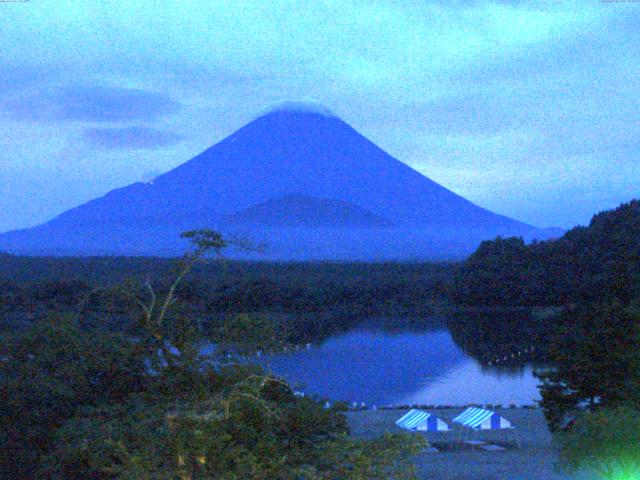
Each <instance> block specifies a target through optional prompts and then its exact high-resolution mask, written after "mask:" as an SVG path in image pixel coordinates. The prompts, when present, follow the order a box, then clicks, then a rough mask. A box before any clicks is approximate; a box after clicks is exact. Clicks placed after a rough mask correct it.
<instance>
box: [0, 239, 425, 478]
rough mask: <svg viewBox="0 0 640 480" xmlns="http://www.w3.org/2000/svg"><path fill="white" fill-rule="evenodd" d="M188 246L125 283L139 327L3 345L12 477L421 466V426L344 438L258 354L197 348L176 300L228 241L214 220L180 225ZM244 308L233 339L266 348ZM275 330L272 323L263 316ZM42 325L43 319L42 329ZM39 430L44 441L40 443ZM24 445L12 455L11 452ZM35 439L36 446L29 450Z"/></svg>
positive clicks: (54, 332)
mask: <svg viewBox="0 0 640 480" xmlns="http://www.w3.org/2000/svg"><path fill="white" fill-rule="evenodd" d="M184 236H185V237H186V238H189V239H191V240H192V242H193V245H194V249H193V250H192V251H190V252H189V253H187V254H186V255H185V257H184V258H183V259H182V261H181V262H180V264H179V267H178V269H177V270H176V276H175V278H174V280H173V281H172V282H171V284H170V285H169V286H168V288H167V289H166V290H159V289H156V288H154V287H153V286H152V285H151V283H150V282H149V281H147V282H145V283H144V284H142V285H141V286H139V288H135V289H134V288H132V287H131V286H129V287H127V288H123V289H122V291H123V292H125V293H126V295H127V296H128V297H129V298H130V299H132V301H133V302H134V304H135V305H137V310H136V312H135V318H136V320H137V329H136V330H135V332H136V336H135V337H130V338H127V337H116V336H108V335H107V334H104V333H101V332H96V331H91V330H83V329H80V328H78V322H77V321H70V322H69V323H59V322H55V321H54V322H53V323H52V324H51V325H49V326H44V327H42V328H44V329H45V334H43V333H42V332H40V330H38V329H37V328H34V329H32V330H30V331H28V332H27V333H26V334H22V335H17V336H16V339H15V341H13V342H9V348H7V349H6V351H4V352H2V353H3V357H2V358H3V359H4V360H5V362H4V363H3V364H2V368H1V370H0V380H2V382H1V384H2V390H0V393H1V394H2V396H1V397H0V401H2V405H1V406H0V408H3V409H5V410H0V413H2V414H5V415H3V417H2V420H1V421H2V422H6V423H4V424H0V427H7V428H2V432H0V435H4V436H3V437H0V439H1V441H2V442H3V443H2V445H0V446H2V447H9V449H5V448H3V449H2V452H3V455H4V456H5V458H4V459H3V460H4V464H3V465H2V466H3V471H2V473H8V474H9V475H10V476H11V478H44V479H51V480H53V479H61V478H64V479H65V480H80V479H86V478H91V479H94V480H112V479H120V478H131V479H175V478H179V479H181V480H195V479H205V478H211V479H220V480H226V479H228V480H232V479H234V480H235V479H238V478H251V479H265V480H266V479H276V480H277V479H282V480H285V479H291V478H306V479H310V480H311V479H317V480H321V479H322V480H324V479H327V480H329V479H335V478H351V479H354V480H359V479H362V480H364V479H376V478H379V479H382V478H396V479H405V478H414V477H413V467H412V466H411V463H410V459H411V456H412V455H413V454H415V453H417V452H418V451H419V450H420V449H421V448H423V447H424V446H425V445H426V443H425V441H424V440H423V439H422V438H421V437H419V436H407V435H391V436H385V437H383V438H381V439H377V440H371V441H359V440H354V439H351V438H349V437H348V426H347V423H346V419H345V417H344V416H343V415H342V414H341V413H340V412H339V411H338V410H336V409H325V408H324V407H323V405H322V404H321V403H320V402H317V401H315V400H313V399H309V398H298V397H296V396H295V395H294V394H293V392H292V390H291V388H290V387H289V386H288V385H287V384H286V382H284V381H283V380H281V379H279V378H276V377H274V376H273V375H270V374H269V373H266V372H263V371H262V370H261V369H260V368H259V367H258V366H251V365H244V364H239V363H231V364H224V363H222V362H212V361H211V359H210V358H207V357H206V356H204V355H202V354H201V353H200V351H199V349H198V345H197V341H198V338H197V336H195V335H194V329H193V328H192V327H191V319H190V318H188V317H185V316H183V315H181V312H180V311H179V309H178V308H177V305H176V304H177V294H176V292H177V291H178V287H179V285H180V283H181V281H182V279H183V278H184V277H185V276H186V275H187V274H188V273H189V272H190V271H191V270H192V269H193V267H194V265H195V264H196V263H197V262H199V261H201V260H202V259H203V258H204V257H205V256H206V255H207V253H209V252H210V251H213V252H215V253H216V254H219V253H220V251H221V249H222V248H224V247H226V246H227V245H228V242H226V241H225V240H224V239H222V237H221V236H220V235H219V234H217V233H216V232H212V231H194V232H188V233H187V234H185V235H184ZM255 322H256V320H255V319H252V317H240V321H239V323H238V324H237V325H233V324H229V325H227V326H226V327H225V329H224V331H223V332H222V334H221V337H220V340H221V341H222V342H224V346H225V348H230V349H235V350H236V351H242V352H244V351H248V350H250V349H252V348H255V347H259V348H264V347H265V345H266V344H265V343H264V341H263V340H262V339H259V338H255V337H251V336H247V335H244V336H243V335H241V331H242V330H243V329H245V328H246V329H249V330H250V329H251V328H253V326H254V323H255ZM256 325H257V327H259V328H258V330H259V331H260V332H262V333H265V332H266V333H268V336H270V337H273V338H269V339H268V342H272V341H275V340H277V333H278V332H277V331H275V330H274V329H273V328H272V325H270V324H269V323H268V322H263V323H262V324H261V323H260V322H259V321H258V322H257V323H256ZM38 328H40V327H38ZM34 439H35V441H36V443H35V445H36V447H37V448H35V449H34V448H33V447H34ZM11 448H13V449H14V450H15V451H19V453H20V454H21V455H22V456H21V457H20V458H19V462H18V463H17V464H16V465H10V462H11V461H15V457H14V455H13V454H14V450H11ZM34 451H35V452H34Z"/></svg>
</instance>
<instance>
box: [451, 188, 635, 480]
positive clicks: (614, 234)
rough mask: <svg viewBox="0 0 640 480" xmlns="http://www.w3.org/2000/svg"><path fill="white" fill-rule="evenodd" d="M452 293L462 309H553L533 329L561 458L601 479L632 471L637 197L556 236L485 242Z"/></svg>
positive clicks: (545, 398)
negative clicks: (543, 353) (543, 359)
mask: <svg viewBox="0 0 640 480" xmlns="http://www.w3.org/2000/svg"><path fill="white" fill-rule="evenodd" d="M454 292H455V293H454V296H455V299H456V301H457V302H458V303H459V304H462V305H467V306H469V305H474V306H478V305H482V306H502V305H524V306H536V305H547V306H548V305H555V306H560V307H562V308H560V309H559V311H560V313H559V314H558V315H556V316H554V317H552V318H551V319H547V321H546V322H541V323H540V325H539V327H538V328H537V329H536V328H534V330H535V331H538V333H541V332H544V334H543V335H539V341H541V342H542V344H543V345H544V347H545V349H546V350H547V352H548V361H549V368H547V369H545V370H542V371H540V372H539V373H538V375H539V378H540V379H541V381H542V383H541V386H540V391H541V394H542V401H541V405H542V407H543V409H544V412H545V416H546V418H547V421H548V424H549V427H550V429H551V430H552V431H553V432H556V435H557V436H558V438H559V440H560V444H561V446H562V452H561V457H562V461H563V462H564V465H565V467H567V468H568V469H570V470H577V469H580V468H589V469H591V470H595V471H596V472H597V473H598V474H599V475H601V476H603V477H604V478H631V477H627V476H628V475H637V474H640V460H639V457H638V456H637V448H636V447H634V445H638V444H639V443H640V430H638V429H637V428H636V427H637V418H639V417H640V201H637V200H635V201H632V202H630V203H627V204H623V205H621V206H620V207H618V208H617V209H615V210H612V211H609V212H603V213H600V214H598V215H596V216H594V217H593V219H592V220H591V223H590V224H589V226H588V227H577V228H574V229H572V230H570V231H569V232H567V233H566V234H565V235H564V236H563V237H562V238H560V239H557V240H552V241H547V242H539V243H533V244H531V245H525V243H524V242H523V241H522V240H521V239H518V238H506V239H503V238H498V239H496V240H494V241H490V242H484V243H483V244H482V245H481V246H480V247H479V248H478V250H477V251H476V252H475V253H474V254H473V255H472V256H471V257H470V258H469V259H468V260H467V261H466V262H465V263H464V265H463V266H462V267H461V268H460V270H459V272H458V275H457V277H456V280H455V288H454ZM549 320H550V321H551V323H549ZM505 327H509V326H508V325H505ZM508 329H509V330H511V329H510V328H508ZM481 331H482V329H481ZM620 475H622V477H621V476H620Z"/></svg>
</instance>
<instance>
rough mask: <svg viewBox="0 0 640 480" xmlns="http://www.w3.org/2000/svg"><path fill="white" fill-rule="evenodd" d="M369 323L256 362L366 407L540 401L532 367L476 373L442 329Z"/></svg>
mask: <svg viewBox="0 0 640 480" xmlns="http://www.w3.org/2000/svg"><path fill="white" fill-rule="evenodd" d="M425 323H426V324H428V326H426V327H416V325H415V324H413V323H410V324H408V325H403V322H398V321H397V320H394V321H375V322H367V323H365V324H362V325H360V326H358V327H356V328H353V329H351V330H349V331H346V332H342V333H339V334H335V335H333V336H331V337H329V338H327V339H325V340H324V341H322V342H321V343H318V344H313V345H310V346H309V347H307V348H303V349H300V350H295V351H290V352H288V353H279V354H273V355H266V356H262V357H261V358H259V359H256V360H257V361H258V362H260V363H261V364H263V365H264V366H265V367H267V368H268V369H270V370H272V371H273V372H274V373H275V374H277V375H279V376H282V377H283V378H285V379H286V380H287V381H288V382H289V383H290V384H291V385H292V386H293V387H294V388H295V389H296V390H299V391H302V392H305V394H308V395H318V396H319V397H321V398H326V399H329V400H342V401H346V402H349V403H351V402H358V403H360V402H365V403H366V404H367V405H368V406H371V405H374V404H375V405H378V406H380V405H389V404H393V405H406V404H424V405H464V404H469V403H481V404H487V403H491V404H502V405H505V406H506V405H509V404H512V403H513V404H516V405H530V404H532V403H534V402H535V401H536V400H538V399H539V398H540V396H539V393H538V389H537V384H538V380H537V379H536V378H535V377H534V376H533V367H532V366H531V365H528V364H527V363H526V360H524V361H523V362H522V365H521V366H520V367H518V368H514V367H513V366H511V367H510V368H509V369H501V368H496V367H486V366H481V365H480V363H479V362H477V361H476V360H474V359H473V358H472V357H470V356H469V355H467V354H465V353H464V352H463V351H462V349H461V348H460V347H459V346H458V345H457V344H456V343H455V341H454V340H453V338H452V336H451V334H450V333H449V330H448V329H447V327H446V325H445V324H444V323H443V322H441V321H438V319H431V321H427V322H425Z"/></svg>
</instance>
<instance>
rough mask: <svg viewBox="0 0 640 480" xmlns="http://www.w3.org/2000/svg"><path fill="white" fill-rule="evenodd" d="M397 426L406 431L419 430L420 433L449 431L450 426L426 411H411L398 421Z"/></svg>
mask: <svg viewBox="0 0 640 480" xmlns="http://www.w3.org/2000/svg"><path fill="white" fill-rule="evenodd" d="M396 425H397V426H399V427H400V428H404V429H406V430H417V431H418V432H448V431H449V425H447V424H446V423H445V422H443V421H442V420H440V419H439V418H438V417H436V416H435V415H433V414H431V413H428V412H425V411H424V410H415V409H414V410H409V411H408V412H407V413H405V414H404V415H403V416H402V417H400V418H399V419H398V420H396Z"/></svg>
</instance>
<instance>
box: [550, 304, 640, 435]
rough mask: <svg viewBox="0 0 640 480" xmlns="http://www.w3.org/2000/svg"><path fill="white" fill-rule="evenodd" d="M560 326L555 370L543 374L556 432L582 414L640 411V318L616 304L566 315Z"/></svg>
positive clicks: (553, 355) (553, 356)
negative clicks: (623, 407) (608, 410)
mask: <svg viewBox="0 0 640 480" xmlns="http://www.w3.org/2000/svg"><path fill="white" fill-rule="evenodd" d="M561 324H562V325H561V327H560V328H559V333H558V334H557V335H556V337H555V339H553V340H552V341H551V345H550V347H549V348H550V357H551V361H552V365H553V367H552V368H551V369H549V370H546V371H544V372H540V373H538V376H539V378H540V379H541V380H542V384H541V386H540V392H541V395H542V401H541V405H542V407H543V409H544V413H545V416H546V418H547V421H548V423H549V426H550V428H551V430H552V431H557V430H560V429H562V428H566V427H568V426H570V425H571V423H572V422H573V420H574V419H575V418H576V417H577V415H578V413H579V412H580V411H583V410H586V411H595V410H597V409H599V408H601V407H615V406H618V405H630V406H634V407H636V408H637V407H640V318H638V317H637V315H635V314H633V313H631V312H630V311H629V309H627V308H625V307H623V306H622V305H620V304H617V303H614V304H612V305H606V306H604V307H595V306H589V307H582V308H580V309H576V310H573V311H571V312H567V313H565V314H564V317H563V319H562V320H561Z"/></svg>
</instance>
